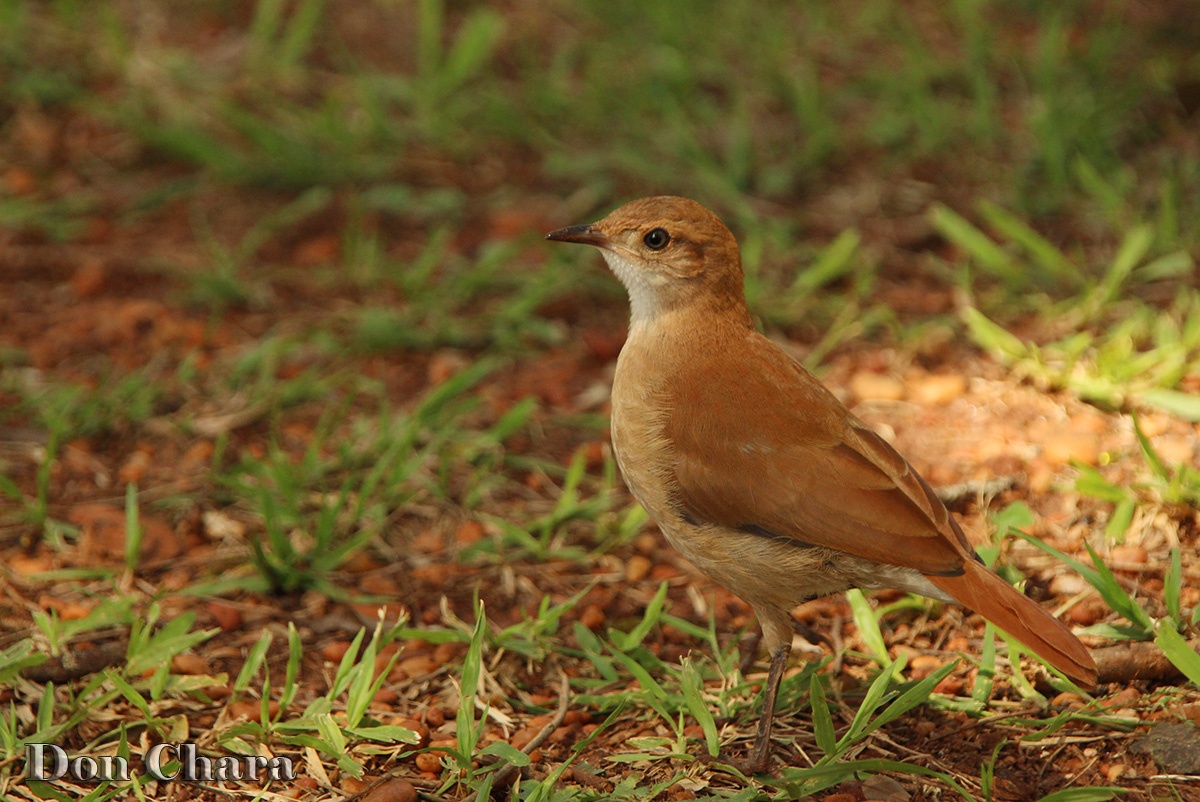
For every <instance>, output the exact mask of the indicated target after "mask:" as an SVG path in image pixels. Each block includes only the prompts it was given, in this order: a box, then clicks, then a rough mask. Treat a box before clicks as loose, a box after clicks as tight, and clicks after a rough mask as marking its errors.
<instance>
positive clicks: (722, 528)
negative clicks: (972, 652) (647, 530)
mask: <svg viewBox="0 0 1200 802" xmlns="http://www.w3.org/2000/svg"><path fill="white" fill-rule="evenodd" d="M547 238H548V239H552V240H559V241H563V242H580V243H585V244H589V245H594V246H596V247H598V248H600V249H601V252H602V253H603V255H604V258H605V261H607V262H608V265H609V267H610V268H611V269H612V270H613V272H614V273H615V274H616V275H617V277H618V278H620V279H621V281H622V283H624V284H625V286H626V288H627V289H628V291H629V296H630V305H631V309H632V315H631V321H630V330H629V338H628V340H627V341H626V343H625V346H624V348H623V349H622V350H621V355H620V358H619V359H618V361H617V373H616V378H615V380H614V383H613V410H612V438H613V447H614V450H615V451H616V455H617V462H618V464H619V465H620V467H621V472H622V474H623V475H624V477H625V480H626V483H627V484H628V485H629V487H630V489H631V490H632V491H633V494H634V495H635V496H636V497H637V499H638V501H640V502H641V504H642V506H644V507H645V508H646V510H647V511H648V512H649V513H650V515H651V516H652V517H653V518H654V519H655V521H657V523H658V525H659V527H660V528H661V529H662V531H663V533H664V534H665V535H666V537H667V539H668V540H669V541H670V542H671V543H672V544H673V545H674V546H675V547H676V548H677V549H679V551H681V552H682V553H683V554H684V555H685V556H686V557H687V558H688V559H689V560H691V561H692V562H693V563H694V564H695V565H696V566H697V567H698V568H699V569H700V570H701V571H703V572H704V573H705V574H707V575H709V576H710V577H712V578H713V579H714V580H716V581H717V582H719V583H721V584H723V585H725V586H726V587H728V588H729V589H730V590H732V591H733V592H734V593H737V594H738V595H739V596H741V597H742V598H743V599H745V600H746V602H747V603H749V604H750V606H751V607H752V608H753V609H754V611H755V613H756V614H757V615H758V618H759V622H760V623H761V624H762V628H763V635H764V639H765V642H766V645H767V648H768V650H769V651H770V653H771V671H770V674H769V676H768V682H767V687H766V688H765V690H764V707H763V717H762V719H761V721H760V723H759V728H758V734H757V738H756V741H755V746H754V750H753V752H752V756H751V760H750V762H749V764H750V767H751V768H752V769H753V770H756V771H762V770H765V768H766V766H767V764H768V762H769V749H770V729H771V719H772V715H773V708H774V701H775V694H776V692H777V690H778V686H779V680H780V678H781V677H782V674H783V670H784V667H785V666H786V664H787V657H788V652H789V650H790V647H791V641H792V633H793V626H792V619H791V615H790V611H791V609H792V608H793V607H795V606H796V605H797V604H799V603H801V602H803V601H806V600H808V599H811V598H814V597H816V596H821V595H825V594H828V593H835V592H839V591H842V590H845V589H847V588H850V587H861V588H874V587H895V588H900V589H903V590H909V591H913V592H916V593H921V594H924V595H927V596H932V597H934V598H938V599H942V600H945V601H957V602H960V603H962V604H965V605H967V606H969V607H971V608H973V609H975V610H976V611H978V612H979V613H981V614H982V615H984V616H985V617H986V618H988V619H989V620H991V621H992V622H993V623H995V624H996V625H997V626H999V627H1000V628H1002V629H1004V630H1005V631H1006V632H1008V633H1009V634H1010V635H1012V636H1013V637H1015V638H1017V639H1018V640H1020V641H1021V642H1022V643H1024V644H1025V645H1026V646H1028V647H1029V648H1030V649H1032V650H1033V651H1034V652H1036V653H1037V654H1038V655H1040V656H1041V657H1042V658H1043V659H1045V660H1046V661H1047V662H1048V663H1050V664H1051V665H1053V666H1054V667H1055V668H1057V669H1058V670H1060V671H1062V672H1063V673H1064V674H1066V675H1067V676H1068V677H1070V678H1071V679H1073V680H1075V681H1076V682H1078V683H1080V684H1082V685H1088V686H1090V685H1094V683H1095V680H1096V669H1095V664H1094V663H1093V662H1092V658H1091V656H1090V655H1089V653H1088V651H1087V649H1086V648H1084V646H1083V645H1082V644H1081V643H1080V642H1079V640H1078V639H1077V638H1076V637H1075V636H1074V635H1072V634H1071V632H1070V631H1069V630H1068V629H1067V628H1066V627H1065V626H1064V625H1063V624H1062V623H1060V622H1059V621H1058V620H1057V619H1055V618H1054V617H1053V616H1051V615H1050V614H1049V613H1047V612H1046V611H1045V610H1043V609H1042V608H1041V607H1039V606H1038V605H1037V604H1035V603H1034V602H1033V601H1031V600H1030V599H1028V598H1026V597H1025V596H1024V595H1022V594H1021V593H1019V592H1018V591H1017V590H1015V589H1014V588H1013V587H1012V586H1010V585H1009V584H1008V583H1006V582H1004V581H1003V580H1002V579H1000V578H999V577H998V576H996V575H995V574H993V573H992V572H991V571H989V570H988V569H987V568H985V567H984V566H983V565H982V564H981V563H979V562H978V558H977V556H976V555H975V552H974V549H973V548H972V547H971V545H970V543H969V542H968V541H967V539H966V537H964V536H963V533H962V529H961V528H959V525H958V523H957V522H956V521H955V520H954V518H953V517H952V516H951V515H950V513H949V512H948V511H947V510H946V507H945V505H943V504H942V502H941V501H939V500H938V498H937V496H936V495H934V493H933V490H932V489H931V488H930V487H929V485H928V484H927V483H926V482H925V480H924V479H922V478H921V477H920V476H919V475H918V474H917V473H916V471H914V470H913V468H912V466H911V465H909V464H908V462H907V461H905V459H904V458H903V457H901V456H900V455H899V454H898V453H897V452H896V450H895V449H893V448H892V447H891V446H890V445H888V443H887V442H886V441H884V440H883V439H882V438H881V437H879V435H877V434H875V433H874V432H873V431H871V430H870V429H869V428H868V427H867V426H866V424H864V423H863V422H862V421H861V420H859V419H858V418H857V417H855V416H854V415H853V414H852V413H851V412H850V411H849V410H848V409H846V407H845V405H843V404H842V403H841V402H840V401H838V399H837V398H836V397H835V396H834V395H833V394H832V393H830V392H829V391H828V390H827V389H825V387H824V386H823V385H822V384H821V383H820V382H819V381H817V379H816V378H814V377H813V376H812V374H810V373H809V372H808V371H806V370H805V369H804V368H803V367H802V366H801V365H800V364H799V363H797V362H796V361H795V360H794V359H792V358H791V357H790V356H788V355H787V354H786V353H785V352H784V351H783V350H782V349H780V348H779V347H778V346H777V345H775V344H774V343H772V342H771V341H770V340H768V339H767V338H766V337H763V336H762V335H761V334H759V333H758V332H757V331H756V330H755V329H754V326H753V323H752V321H751V319H750V315H749V313H748V312H747V310H746V302H745V297H744V293H743V287H742V281H743V279H742V267H741V258H740V255H739V252H738V247H737V243H736V241H735V240H734V238H733V235H732V234H731V233H730V232H729V230H728V229H727V228H726V227H725V225H724V224H722V223H721V221H720V220H719V219H718V218H717V217H716V216H715V215H714V214H712V213H711V212H709V211H708V210H707V209H705V208H704V207H703V206H701V205H700V204H698V203H695V202H694V201H690V200H687V199H685V198H676V197H655V198H644V199H642V200H637V201H633V202H632V203H628V204H626V205H625V206H622V207H621V208H619V209H617V210H616V211H614V212H612V213H611V214H610V215H609V216H608V217H606V218H605V219H603V220H601V221H600V222H599V223H596V224H594V225H588V226H573V227H571V228H565V229H560V230H558V231H554V232H551V233H550V234H548V235H547Z"/></svg>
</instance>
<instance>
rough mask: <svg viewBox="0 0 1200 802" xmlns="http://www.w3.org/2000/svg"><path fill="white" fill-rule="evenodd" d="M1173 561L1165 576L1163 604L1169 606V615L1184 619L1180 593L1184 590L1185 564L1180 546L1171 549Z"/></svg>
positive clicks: (1180, 619)
mask: <svg viewBox="0 0 1200 802" xmlns="http://www.w3.org/2000/svg"><path fill="white" fill-rule="evenodd" d="M1170 559H1171V561H1170V563H1169V564H1168V565H1167V572H1166V574H1165V575H1164V576H1163V604H1165V605H1166V606H1167V615H1169V616H1170V617H1171V618H1173V619H1175V620H1176V621H1183V612H1182V608H1181V601H1180V593H1181V592H1182V590H1183V564H1182V561H1181V559H1180V554H1179V548H1178V547H1176V548H1173V549H1171V558H1170Z"/></svg>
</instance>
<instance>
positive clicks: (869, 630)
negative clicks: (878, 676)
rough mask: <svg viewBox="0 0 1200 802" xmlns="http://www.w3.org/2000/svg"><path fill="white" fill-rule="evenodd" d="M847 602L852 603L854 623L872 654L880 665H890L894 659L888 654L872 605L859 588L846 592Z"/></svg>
mask: <svg viewBox="0 0 1200 802" xmlns="http://www.w3.org/2000/svg"><path fill="white" fill-rule="evenodd" d="M846 600H847V601H849V602H850V610H851V612H852V613H853V614H854V623H855V625H856V626H857V627H858V632H859V634H860V635H861V636H862V639H863V640H864V641H866V644H867V648H869V649H870V650H871V654H872V655H874V657H875V659H876V660H878V661H879V663H880V665H882V666H887V665H889V664H890V663H891V662H892V658H891V655H889V654H888V650H887V644H886V643H884V640H883V633H882V632H881V631H880V630H879V619H878V618H877V617H876V615H875V611H874V610H872V609H871V603H870V602H869V601H867V597H866V596H864V595H863V592H862V591H861V590H858V589H857V588H854V589H851V590H848V591H846Z"/></svg>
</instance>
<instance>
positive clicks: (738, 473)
mask: <svg viewBox="0 0 1200 802" xmlns="http://www.w3.org/2000/svg"><path fill="white" fill-rule="evenodd" d="M751 343H752V350H751V352H750V354H748V355H744V356H746V357H748V358H746V359H745V360H744V361H742V362H741V363H740V367H739V363H733V362H728V361H722V360H720V359H719V358H718V359H714V360H712V361H710V362H709V363H708V364H707V365H706V366H705V367H706V368H707V369H706V370H701V371H689V372H687V373H685V374H683V376H682V379H681V380H682V381H684V382H687V381H689V379H690V381H691V383H692V384H693V385H694V386H690V387H680V388H678V391H679V395H676V397H677V398H690V399H694V400H695V401H696V403H693V404H688V405H687V406H682V405H681V406H679V407H677V408H676V409H674V410H673V411H672V414H671V415H670V417H669V419H668V428H667V434H668V437H669V439H670V440H671V442H672V445H673V446H674V450H675V478H676V480H677V483H678V489H677V495H678V498H677V501H678V503H679V504H680V506H681V511H682V512H683V513H684V515H685V516H686V517H690V518H691V519H693V520H695V521H697V522H702V523H703V522H708V523H714V524H719V525H721V526H724V527H727V528H731V529H741V530H744V531H747V532H757V533H765V534H769V535H772V536H776V537H780V536H782V537H787V538H791V539H794V540H796V541H798V542H800V543H803V544H811V545H817V546H825V547H828V548H832V549H837V550H839V551H844V552H847V553H849V554H853V555H856V556H859V557H864V558H866V559H869V560H874V561H876V562H880V563H884V564H888V565H897V566H901V567H905V568H913V569H916V570H918V571H921V572H923V573H927V574H932V575H943V576H953V575H957V574H960V573H962V571H963V562H964V560H966V559H970V558H972V557H973V556H974V555H973V549H972V548H971V546H970V545H969V543H968V542H967V540H966V538H965V537H964V536H963V534H962V531H961V530H960V529H959V528H958V526H957V525H956V524H955V523H954V522H953V520H952V519H951V517H950V515H949V513H948V512H947V510H946V508H945V506H944V505H943V504H942V503H941V501H939V500H938V498H937V497H936V496H935V495H934V493H933V490H932V489H931V488H930V487H929V485H928V484H927V483H926V482H925V481H924V480H923V479H922V478H921V477H920V476H919V475H918V474H917V472H916V471H915V470H913V468H912V466H910V465H909V464H908V462H906V461H905V460H904V458H903V457H901V456H900V455H899V454H898V453H896V450H895V449H893V448H892V447H891V446H890V445H888V443H887V442H886V441H885V440H883V438H881V437H880V436H879V435H877V434H876V433H875V432H873V431H871V430H870V429H869V428H867V426H866V425H865V424H864V423H862V422H861V421H859V420H858V419H857V418H855V417H854V416H853V415H852V414H850V412H849V411H848V410H846V409H845V407H844V406H843V405H842V404H841V403H840V402H839V401H837V399H836V398H834V397H833V396H832V394H830V393H829V392H828V391H827V390H826V389H825V388H824V387H823V386H822V385H821V384H820V382H818V381H817V380H816V379H815V378H813V377H812V376H811V375H810V374H808V373H807V372H806V371H804V370H803V368H801V367H800V366H799V365H798V364H796V363H795V362H794V361H793V360H791V358H790V357H788V356H787V355H786V354H784V353H783V352H782V351H779V349H778V348H777V347H776V346H775V345H774V344H772V343H770V341H768V340H766V339H764V338H758V337H757V335H755V339H753V340H751ZM726 369H729V370H736V371H737V375H736V376H729V377H720V376H715V375H712V374H713V373H714V372H716V373H721V372H724V371H725V370H726ZM718 395H719V396H720V397H719V398H718V397H717V396H718ZM764 399H770V403H765V404H764ZM730 409H733V410H737V411H738V413H739V414H736V415H728V414H722V413H721V412H720V410H725V411H728V410H730ZM718 416H719V418H718Z"/></svg>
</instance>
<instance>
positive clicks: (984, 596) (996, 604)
mask: <svg viewBox="0 0 1200 802" xmlns="http://www.w3.org/2000/svg"><path fill="white" fill-rule="evenodd" d="M964 568H965V569H966V570H965V571H964V572H963V573H962V574H960V575H959V576H929V577H928V579H929V581H930V582H932V583H933V584H935V585H937V586H938V587H939V588H941V589H942V590H944V591H946V593H948V594H950V595H951V596H953V597H954V598H955V599H957V600H958V601H959V602H961V603H962V604H963V605H965V606H967V607H970V608H971V609H972V610H974V611H975V612H977V613H979V614H980V615H982V616H983V617H984V618H986V619H988V620H989V621H991V622H992V623H993V624H995V625H996V626H998V627H1000V629H1003V630H1004V631H1005V632H1007V633H1008V634H1009V635H1011V636H1013V637H1014V638H1016V639H1017V640H1019V641H1020V642H1021V643H1023V644H1025V645H1026V646H1028V647H1029V648H1030V649H1031V650H1033V651H1034V652H1035V653H1036V654H1037V655H1038V656H1039V657H1041V658H1042V659H1043V660H1045V661H1046V662H1047V663H1049V664H1050V665H1052V666H1054V667H1055V668H1057V669H1058V670H1059V671H1061V672H1062V673H1064V674H1066V675H1067V676H1068V677H1070V678H1071V679H1072V680H1074V681H1075V682H1076V683H1077V684H1079V685H1080V686H1083V687H1086V688H1094V687H1095V686H1096V663H1095V661H1093V660H1092V656H1091V654H1090V653H1089V652H1088V650H1087V648H1086V647H1085V646H1084V645H1083V644H1082V643H1080V642H1079V638H1076V637H1075V636H1074V635H1073V634H1072V633H1071V630H1069V629H1067V627H1066V625H1065V624H1063V623H1062V622H1061V621H1059V620H1058V619H1057V618H1055V617H1054V616H1052V615H1050V613H1048V612H1046V611H1045V610H1044V609H1042V607H1041V606H1039V605H1038V604H1037V603H1036V602H1034V601H1033V600H1032V599H1030V598H1028V597H1027V596H1024V595H1022V594H1021V592H1020V591H1018V590H1017V589H1016V588H1014V587H1013V586H1012V585H1010V584H1008V583H1007V582H1005V581H1004V580H1003V579H1001V578H1000V577H998V576H996V574H994V573H992V572H991V571H989V570H988V569H987V568H985V567H984V566H982V565H980V564H979V563H977V562H975V561H974V560H969V561H967V562H966V564H965V565H964Z"/></svg>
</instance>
